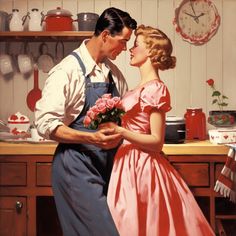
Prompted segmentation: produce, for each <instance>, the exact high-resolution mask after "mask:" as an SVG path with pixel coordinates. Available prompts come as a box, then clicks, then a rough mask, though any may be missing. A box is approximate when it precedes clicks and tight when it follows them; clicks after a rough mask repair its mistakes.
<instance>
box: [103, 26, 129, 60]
mask: <svg viewBox="0 0 236 236" xmlns="http://www.w3.org/2000/svg"><path fill="white" fill-rule="evenodd" d="M132 32H133V30H132V29H129V28H126V27H124V28H123V30H122V32H121V33H120V34H118V35H115V36H111V35H110V34H108V35H107V41H106V44H105V47H104V52H105V54H106V56H107V57H108V58H109V59H111V60H115V59H116V57H117V56H118V55H119V54H120V53H121V52H122V51H126V50H127V42H128V41H129V40H130V37H131V34H132Z"/></svg>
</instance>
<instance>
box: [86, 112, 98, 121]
mask: <svg viewBox="0 0 236 236" xmlns="http://www.w3.org/2000/svg"><path fill="white" fill-rule="evenodd" d="M86 115H87V116H88V117H89V118H91V119H92V120H93V119H94V118H95V117H96V115H97V114H96V113H94V112H93V111H92V110H88V111H87V114H86Z"/></svg>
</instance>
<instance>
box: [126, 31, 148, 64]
mask: <svg viewBox="0 0 236 236" xmlns="http://www.w3.org/2000/svg"><path fill="white" fill-rule="evenodd" d="M129 51H130V65H131V66H137V67H140V66H141V65H143V64H144V63H145V62H146V61H147V59H148V58H149V49H147V48H146V43H145V42H144V36H142V35H138V36H137V37H136V39H135V41H134V46H133V47H132V48H130V50H129Z"/></svg>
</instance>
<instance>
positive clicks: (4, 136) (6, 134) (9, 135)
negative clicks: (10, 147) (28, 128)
mask: <svg viewBox="0 0 236 236" xmlns="http://www.w3.org/2000/svg"><path fill="white" fill-rule="evenodd" d="M25 136H26V134H25V133H24V134H12V133H10V132H0V140H3V141H4V140H6V139H11V140H17V139H24V140H25V139H26V137H25Z"/></svg>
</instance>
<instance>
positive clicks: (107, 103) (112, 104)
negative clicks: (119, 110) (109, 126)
mask: <svg viewBox="0 0 236 236" xmlns="http://www.w3.org/2000/svg"><path fill="white" fill-rule="evenodd" d="M106 106H107V108H108V109H112V108H113V107H114V106H115V102H114V100H113V99H108V100H107V102H106Z"/></svg>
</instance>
